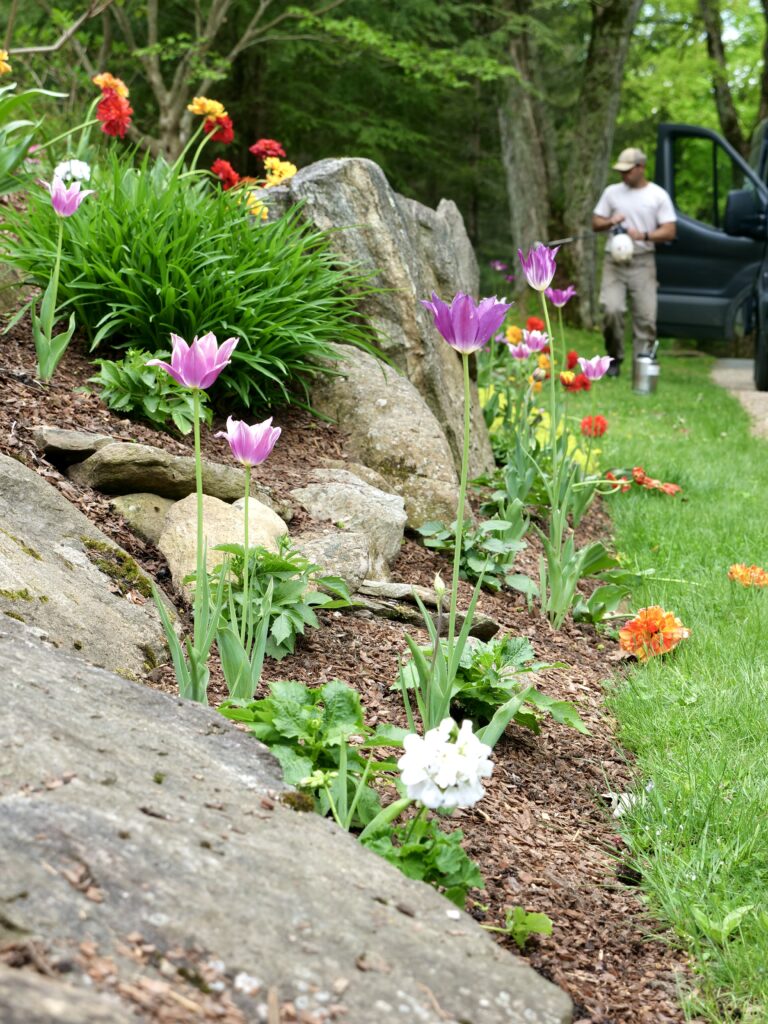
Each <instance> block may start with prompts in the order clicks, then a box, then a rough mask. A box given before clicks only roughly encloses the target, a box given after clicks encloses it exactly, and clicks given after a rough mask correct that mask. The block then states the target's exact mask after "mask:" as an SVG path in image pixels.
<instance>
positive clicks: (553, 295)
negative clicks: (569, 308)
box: [544, 284, 576, 309]
mask: <svg viewBox="0 0 768 1024" xmlns="http://www.w3.org/2000/svg"><path fill="white" fill-rule="evenodd" d="M544 294H545V295H546V297H547V298H548V299H549V301H550V302H551V303H552V305H553V306H557V308H558V309H562V308H563V306H564V305H565V304H566V302H569V301H570V300H571V299H572V298H573V296H574V295H575V294H576V289H575V288H574V287H573V285H572V284H569V285H568V287H567V288H547V290H546V291H545V292H544Z"/></svg>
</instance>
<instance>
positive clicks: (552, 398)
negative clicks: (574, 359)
mask: <svg viewBox="0 0 768 1024" xmlns="http://www.w3.org/2000/svg"><path fill="white" fill-rule="evenodd" d="M540 294H541V304H542V306H543V307H544V319H545V320H546V322H547V337H548V338H549V383H550V388H549V418H550V420H551V422H550V425H549V431H550V440H551V444H552V487H553V495H554V502H557V501H558V500H559V497H560V481H559V480H558V475H557V474H558V465H557V462H558V460H557V418H556V412H557V393H556V390H555V342H554V339H553V337H552V325H551V323H550V320H549V309H548V308H547V300H546V298H545V296H544V292H541V293H540Z"/></svg>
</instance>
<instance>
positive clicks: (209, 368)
mask: <svg viewBox="0 0 768 1024" xmlns="http://www.w3.org/2000/svg"><path fill="white" fill-rule="evenodd" d="M239 340H240V339H239V338H227V340H226V341H223V342H222V343H221V347H219V345H218V344H217V342H216V335H215V334H211V333H210V331H209V332H208V334H204V335H203V336H202V338H198V337H195V340H194V341H193V342H192V344H191V345H188V344H187V343H186V341H184V339H183V338H180V337H179V336H178V334H171V342H172V343H173V351H172V353H171V361H170V363H164V362H162V361H161V360H160V359H150V360H148V361H147V366H161V367H162V368H163V369H164V370H165V371H166V372H167V373H170V375H171V376H172V377H173V379H174V380H175V381H176V382H177V383H178V384H181V385H182V386H183V387H185V388H200V390H201V391H205V389H206V388H209V387H210V386H211V384H213V382H214V381H215V380H216V378H217V377H218V376H219V374H220V373H221V371H222V370H223V369H224V367H225V366H228V365H229V360H230V357H231V355H232V351H233V349H234V347H235V345H236V344H237V343H238V341H239Z"/></svg>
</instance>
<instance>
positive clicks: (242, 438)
mask: <svg viewBox="0 0 768 1024" xmlns="http://www.w3.org/2000/svg"><path fill="white" fill-rule="evenodd" d="M216 437H226V439H227V441H229V447H230V448H231V449H232V454H233V455H234V457H235V458H236V459H237V461H238V462H242V464H243V465H244V466H258V465H260V464H261V463H262V462H264V461H265V460H266V459H267V458H268V457H269V455H270V453H271V452H272V449H273V448H274V447H275V441H277V439H278V437H280V427H273V426H272V417H271V416H270V417H269V419H268V420H264V422H263V423H254V424H253V426H250V427H249V426H248V424H247V423H246V422H245V421H244V420H234V419H232V417H231V416H228V417H227V429H226V431H224V430H220V431H218V433H217V434H216Z"/></svg>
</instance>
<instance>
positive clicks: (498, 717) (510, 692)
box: [398, 636, 588, 746]
mask: <svg viewBox="0 0 768 1024" xmlns="http://www.w3.org/2000/svg"><path fill="white" fill-rule="evenodd" d="M421 653H422V655H423V656H424V657H425V658H426V659H429V658H430V657H431V655H432V649H431V648H422V649H421ZM534 658H535V655H534V652H533V648H532V647H531V644H530V641H529V640H528V639H527V638H526V637H514V636H504V637H501V638H498V639H497V638H495V639H493V640H489V641H487V642H484V641H482V640H476V639H474V638H470V639H469V641H468V642H467V644H466V646H465V647H464V649H463V651H462V656H461V659H460V661H459V667H458V670H457V672H456V675H455V678H454V682H453V687H452V695H451V696H452V704H453V705H456V706H457V707H458V708H459V709H460V710H461V713H462V715H463V716H465V717H469V718H471V719H472V720H473V721H474V722H479V723H485V728H480V729H478V730H477V735H478V736H479V738H480V739H481V740H482V741H483V743H488V744H489V745H490V746H493V745H494V744H495V743H496V742H497V740H498V738H499V736H500V735H501V733H502V732H503V731H504V728H506V726H507V725H508V724H509V722H511V721H514V722H515V723H517V725H521V726H523V727H524V728H526V729H530V730H531V731H532V732H533V733H535V734H536V735H538V734H539V733H540V732H541V724H540V717H539V716H540V714H542V713H543V714H549V715H551V717H552V718H553V719H554V721H556V722H558V723H559V724H561V725H568V726H570V727H571V728H574V729H577V730H578V731H579V732H581V733H587V732H588V729H587V727H586V726H585V725H584V723H583V722H582V720H581V718H580V717H579V714H578V712H577V711H576V708H575V707H574V706H573V704H571V703H570V702H569V701H565V700H556V699H555V698H554V697H550V696H548V695H547V694H545V693H541V692H540V691H539V690H537V689H536V687H535V686H532V685H530V684H526V682H525V681H524V678H523V677H524V676H525V675H528V674H530V673H534V672H538V671H540V670H541V669H544V668H552V667H554V666H552V665H545V664H543V663H540V662H536V661H535V660H534ZM416 673H417V668H416V664H415V662H414V661H413V660H412V661H410V662H408V663H406V664H405V665H403V666H402V667H401V669H400V674H399V677H398V685H399V686H400V687H406V688H408V689H411V688H412V687H413V686H414V685H415V681H416ZM502 723H503V724H502Z"/></svg>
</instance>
